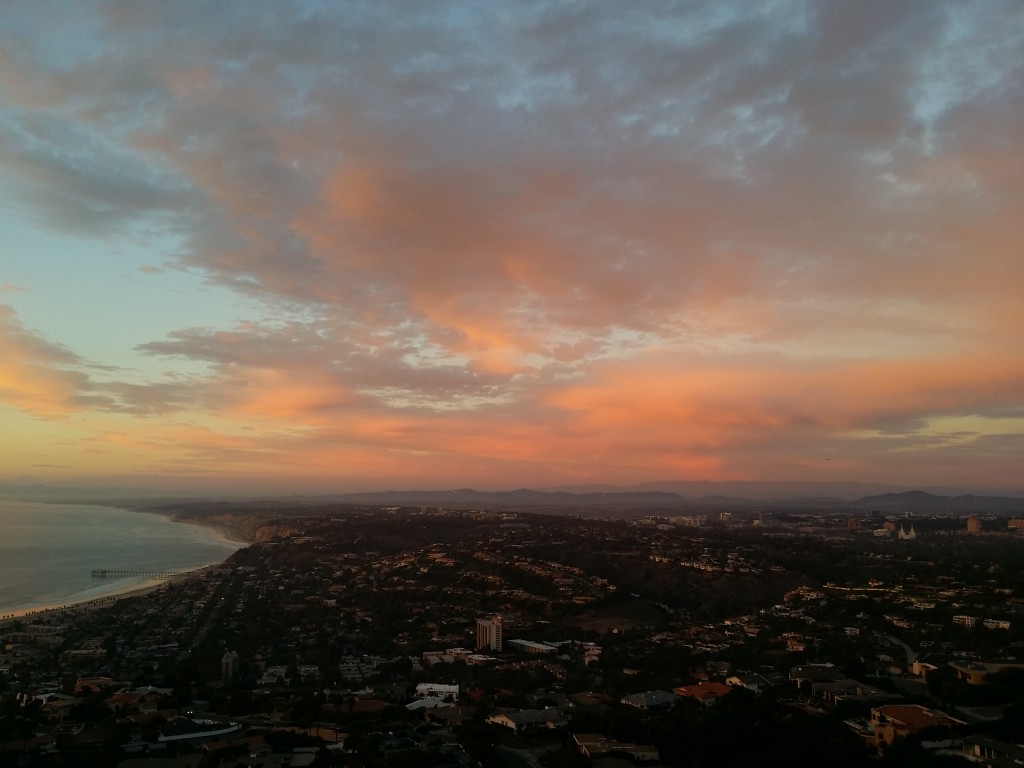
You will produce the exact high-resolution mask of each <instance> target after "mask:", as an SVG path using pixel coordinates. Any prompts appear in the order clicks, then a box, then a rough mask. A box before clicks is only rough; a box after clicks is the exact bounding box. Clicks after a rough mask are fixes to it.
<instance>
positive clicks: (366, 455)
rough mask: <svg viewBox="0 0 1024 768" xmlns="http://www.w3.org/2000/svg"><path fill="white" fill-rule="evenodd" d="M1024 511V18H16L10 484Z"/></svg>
mask: <svg viewBox="0 0 1024 768" xmlns="http://www.w3.org/2000/svg"><path fill="white" fill-rule="evenodd" d="M661 480H721V481H725V480H800V481H822V482H824V481H833V480H847V481H850V480H852V481H862V482H873V483H889V484H894V485H898V486H902V487H930V486H937V485H941V486H944V487H957V488H965V489H971V490H980V491H986V492H996V493H1015V492H1021V491H1022V489H1024V5H1022V4H1021V3H1019V2H1018V1H1017V0H1007V1H1005V2H999V1H998V0H993V1H992V2H984V3H956V2H918V3H864V2H859V1H857V2H854V1H849V2H835V1H833V2H829V1H828V0H820V1H819V0H813V1H812V0H807V1H806V2H798V1H793V0H780V1H777V2H775V1H773V2H738V1H735V2H734V1H732V0H713V1H710V2H680V3H673V2H656V1H653V0H652V2H643V3H635V2H626V1H625V0H622V1H620V2H610V1H608V2H604V1H602V0H595V1H593V2H571V1H567V2H545V1H540V2H535V1H532V0H523V2H514V3H512V2H506V1H505V0H499V1H491V2H489V1H488V0H465V1H464V2H443V1H440V0H439V1H438V2H430V3H417V2H386V1H382V0H374V1H373V2H354V1H353V2H322V3H318V2H300V1H298V0H295V1H294V2H287V1H286V0H273V1H269V0H247V1H246V2H240V1H232V0H218V1H217V2H191V3H171V2H166V1H165V0H124V1H117V2H89V1H87V0H74V1H73V2H72V1H70V0H69V1H68V2H53V1H51V0H15V2H10V3H4V4H2V5H0V483H7V484H52V485H78V486H82V485H85V486H97V487H98V486H122V487H159V488H169V489H177V490H179V491H182V492H185V491H199V490H201V491H213V490H221V491H225V492H235V491H245V492H260V493H264V492H265V493H274V492H284V491H287V492H305V493H322V492H332V491H337V492H346V491H360V490H385V489H443V488H453V487H474V488H479V489H491V490H501V489H512V488H519V487H534V488H544V487H559V486H565V485H580V484H588V483H606V484H613V485H631V484H637V483H644V482H651V481H661Z"/></svg>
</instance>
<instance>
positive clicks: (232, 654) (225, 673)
mask: <svg viewBox="0 0 1024 768" xmlns="http://www.w3.org/2000/svg"><path fill="white" fill-rule="evenodd" d="M237 674H238V652H237V651H228V652H227V653H225V654H224V657H223V658H222V659H221V660H220V676H221V678H222V679H223V680H224V681H225V682H227V681H228V680H232V679H234V677H235V676H236V675H237Z"/></svg>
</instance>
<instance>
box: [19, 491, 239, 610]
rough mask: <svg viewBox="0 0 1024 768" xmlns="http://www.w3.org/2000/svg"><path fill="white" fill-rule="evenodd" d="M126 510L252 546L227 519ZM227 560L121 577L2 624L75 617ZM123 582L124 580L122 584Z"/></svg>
mask: <svg viewBox="0 0 1024 768" xmlns="http://www.w3.org/2000/svg"><path fill="white" fill-rule="evenodd" d="M121 508H122V509H127V510H130V511H132V512H143V513H147V514H156V515H162V516H163V517H167V518H169V519H171V520H173V521H174V522H176V523H178V524H180V525H198V526H200V527H202V528H204V529H206V530H207V531H208V532H210V533H211V534H212V538H214V539H215V540H217V541H218V542H219V543H222V544H225V545H229V546H232V547H235V548H237V549H241V548H244V547H246V546H248V545H249V544H250V543H252V542H249V541H245V540H243V537H244V533H243V532H242V531H241V530H239V529H238V528H236V527H234V526H231V525H228V524H225V523H224V522H223V521H213V520H211V521H209V522H208V523H207V522H204V521H202V520H201V519H188V520H181V519H178V518H177V517H176V516H175V515H172V514H167V513H166V512H162V511H158V510H153V509H145V508H140V507H134V506H132V507H127V506H123V507H121ZM230 554H231V553H229V554H227V555H225V559H227V557H230ZM221 562H223V560H222V561H219V562H217V563H208V564H206V565H202V566H198V567H195V568H190V569H187V570H181V571H180V572H179V573H176V575H174V576H172V577H170V578H159V579H158V578H153V579H148V580H147V581H145V582H143V583H140V582H139V581H138V580H137V579H134V578H127V579H118V580H117V581H115V582H112V583H111V584H110V585H109V589H108V590H103V592H102V594H99V595H95V596H87V597H83V598H81V599H79V600H71V601H68V602H63V603H55V604H49V605H36V606H29V607H27V608H22V609H18V610H13V611H8V612H6V613H3V614H2V615H0V627H4V626H6V625H7V624H9V623H11V622H14V621H18V620H24V619H52V618H55V617H56V618H59V617H62V616H73V615H76V614H80V613H82V612H85V611H93V610H96V609H98V608H103V607H106V606H109V605H111V604H113V603H115V602H116V601H118V600H122V599H124V598H127V597H135V596H138V595H144V594H147V593H149V592H153V591H154V590H157V589H159V588H160V587H161V586H163V585H165V584H169V583H173V582H177V581H182V580H185V579H190V578H195V577H196V576H199V575H200V574H202V573H205V572H207V571H209V570H211V569H213V568H216V567H217V566H219V565H220V563H221ZM118 582H122V583H118ZM90 591H94V590H84V591H83V592H86V593H87V592H90Z"/></svg>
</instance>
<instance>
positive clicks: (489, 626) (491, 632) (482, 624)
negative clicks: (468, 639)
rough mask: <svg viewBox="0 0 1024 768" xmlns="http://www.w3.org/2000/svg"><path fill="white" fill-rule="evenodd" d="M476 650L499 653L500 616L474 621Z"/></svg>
mask: <svg viewBox="0 0 1024 768" xmlns="http://www.w3.org/2000/svg"><path fill="white" fill-rule="evenodd" d="M476 649H477V650H478V651H482V650H484V649H487V650H491V651H496V652H498V653H501V616H492V617H491V618H489V619H477V620H476Z"/></svg>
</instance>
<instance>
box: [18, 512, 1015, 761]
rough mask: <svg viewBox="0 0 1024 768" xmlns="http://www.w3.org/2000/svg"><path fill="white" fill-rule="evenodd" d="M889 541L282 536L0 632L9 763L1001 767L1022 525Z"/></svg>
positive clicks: (562, 521)
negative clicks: (132, 591)
mask: <svg viewBox="0 0 1024 768" xmlns="http://www.w3.org/2000/svg"><path fill="white" fill-rule="evenodd" d="M892 522H893V521H892V520H890V519H887V518H883V517H879V516H876V517H868V518H865V519H856V520H853V519H850V518H848V517H842V518H841V517H832V516H829V515H828V514H814V515H811V514H807V513H800V514H789V515H784V514H778V515H773V516H765V515H762V514H744V513H735V514H729V515H728V516H725V515H718V516H715V515H713V514H709V515H707V516H705V517H704V518H703V519H701V520H700V521H699V523H700V524H699V525H694V524H693V523H694V521H693V520H692V519H690V517H688V518H687V519H685V520H681V521H680V520H674V519H673V518H671V517H658V516H656V515H652V516H645V515H633V516H630V517H626V518H622V519H604V518H587V517H581V516H566V515H552V514H538V513H528V512H508V511H498V512H496V511H490V510H448V509H440V508H392V509H387V510H382V509H347V510H346V509H339V510H332V511H330V514H317V515H308V514H306V515H300V514H299V513H298V512H296V513H295V514H292V515H284V516H281V517H278V518H275V519H273V520H269V521H267V525H266V526H265V529H264V530H265V535H263V536H262V537H261V540H260V541H258V542H254V543H253V544H251V545H249V546H247V547H245V548H244V549H242V550H239V551H238V552H236V553H235V554H234V555H232V556H231V557H229V558H228V559H227V560H226V561H225V562H223V563H221V564H220V565H218V566H215V567H212V568H209V569H206V570H204V571H202V572H199V573H197V574H194V575H192V576H190V577H189V578H180V579H172V580H168V581H167V582H166V583H163V584H162V585H161V586H159V587H158V588H156V589H154V590H152V591H150V592H149V593H147V594H141V595H135V596H129V597H124V598H122V599H120V600H110V601H107V602H104V603H103V604H100V605H83V606H71V607H67V608H64V609H61V610H53V611H46V612H40V613H38V614H35V615H32V616H27V617H19V618H16V619H9V620H7V621H4V622H2V624H0V642H2V645H0V648H2V653H0V693H2V699H0V701H2V709H0V745H2V752H0V762H2V763H3V764H8V763H9V764H13V765H26V766H35V765H41V766H42V765H53V766H61V765H96V766H100V765H119V766H124V768H135V767H136V766H149V767H150V768H162V766H168V768H170V767H171V766H186V765H187V766H197V767H201V768H206V767H207V766H236V765H237V766H241V765H244V766H250V767H253V768H255V767H257V766H283V765H293V766H298V765H340V766H376V765H409V766H418V765H427V766H459V767H465V768H471V767H472V766H503V765H509V766H515V765H538V766H599V767H601V768H610V767H611V766H622V765H651V766H704V765H709V766H710V765H740V764H748V762H747V761H749V760H750V759H752V757H753V756H754V755H761V756H765V755H769V756H772V755H774V756H775V757H777V758H778V759H780V760H784V764H786V765H820V764H821V759H822V758H821V756H822V755H823V754H827V755H828V756H829V757H828V760H829V762H832V763H835V764H836V765H838V766H843V765H851V766H853V765H874V764H878V765H909V764H914V765H961V764H962V765H982V766H986V765H990V766H1000V768H1002V767H1003V766H1008V765H1014V764H1015V763H1014V761H1018V764H1019V761H1020V760H1021V759H1022V756H1024V746H1022V744H1024V576H1022V574H1021V571H1020V568H1019V565H1018V564H1019V562H1020V560H1021V556H1022V554H1024V537H1022V536H1021V535H1020V533H1019V531H1020V530H1021V529H1020V527H1018V526H1015V525H1011V524H1010V523H1011V522H1012V519H999V518H993V519H991V520H984V521H982V522H983V524H984V530H982V531H980V532H979V531H978V530H974V531H971V532H969V531H968V530H967V526H966V524H965V520H964V519H958V518H956V517H949V516H936V517H935V518H928V517H923V516H918V517H915V518H914V519H913V521H912V523H913V529H914V531H915V536H914V537H913V538H907V537H902V538H900V537H899V536H898V535H893V534H895V532H896V527H895V526H893V525H892ZM900 525H905V523H904V522H901V523H900ZM976 527H977V526H976ZM899 530H905V528H901V529H899ZM267 531H269V533H267ZM878 531H883V532H886V533H883V534H878V533H877V532H878ZM816 761H817V762H816Z"/></svg>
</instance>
